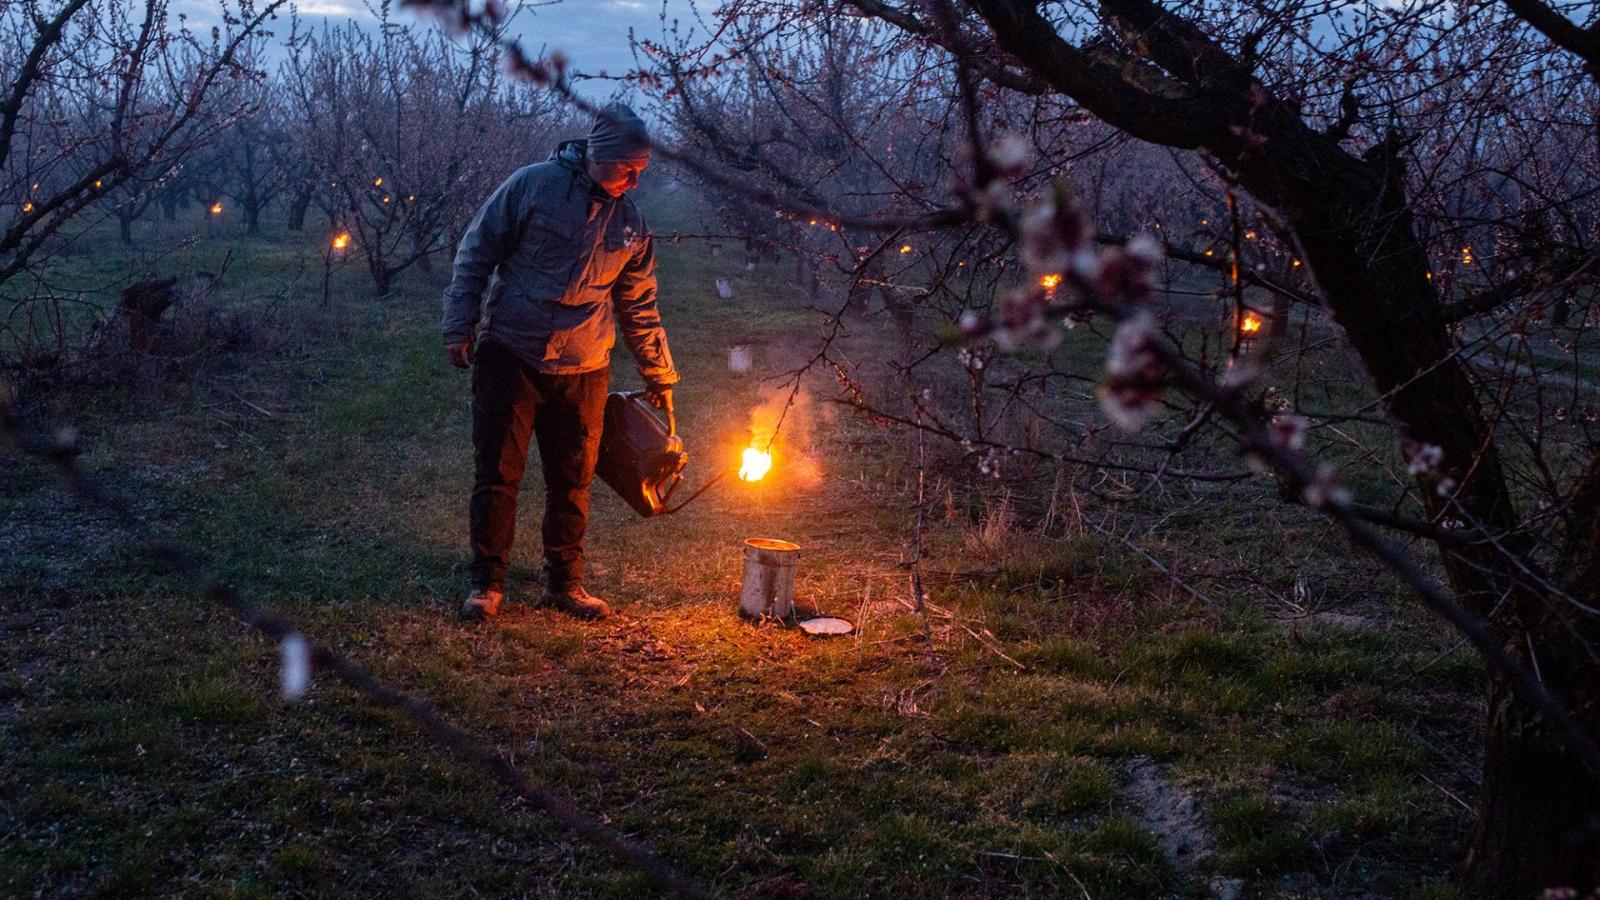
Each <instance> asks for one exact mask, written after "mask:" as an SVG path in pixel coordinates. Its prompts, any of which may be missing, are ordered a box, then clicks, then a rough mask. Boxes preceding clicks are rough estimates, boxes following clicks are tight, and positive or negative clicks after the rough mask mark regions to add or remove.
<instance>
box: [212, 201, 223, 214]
mask: <svg viewBox="0 0 1600 900" xmlns="http://www.w3.org/2000/svg"><path fill="white" fill-rule="evenodd" d="M211 214H212V215H213V216H220V215H222V204H221V203H220V202H218V203H213V204H211Z"/></svg>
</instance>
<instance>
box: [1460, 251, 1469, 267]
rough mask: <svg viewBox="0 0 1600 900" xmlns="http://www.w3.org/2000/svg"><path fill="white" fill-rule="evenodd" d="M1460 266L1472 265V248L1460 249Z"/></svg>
mask: <svg viewBox="0 0 1600 900" xmlns="http://www.w3.org/2000/svg"><path fill="white" fill-rule="evenodd" d="M1461 264H1462V265H1463V266H1470V265H1472V248H1471V247H1462V248H1461Z"/></svg>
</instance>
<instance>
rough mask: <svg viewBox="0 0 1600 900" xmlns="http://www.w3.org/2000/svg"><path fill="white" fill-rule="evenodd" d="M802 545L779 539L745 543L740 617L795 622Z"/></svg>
mask: <svg viewBox="0 0 1600 900" xmlns="http://www.w3.org/2000/svg"><path fill="white" fill-rule="evenodd" d="M799 561H800V545H798V544H791V543H789V542H788V541H780V540H778V539H776V538H750V539H749V540H747V541H745V542H744V587H743V589H742V590H741V591H740V592H739V614H740V615H742V616H747V617H749V618H752V619H760V618H764V617H770V618H774V619H782V620H784V621H791V620H793V619H794V567H795V565H796V564H797V563H798V562H799Z"/></svg>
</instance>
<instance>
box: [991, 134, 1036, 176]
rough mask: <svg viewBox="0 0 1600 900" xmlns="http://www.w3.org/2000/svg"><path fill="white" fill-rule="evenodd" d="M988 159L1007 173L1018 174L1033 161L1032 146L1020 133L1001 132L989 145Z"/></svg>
mask: <svg viewBox="0 0 1600 900" xmlns="http://www.w3.org/2000/svg"><path fill="white" fill-rule="evenodd" d="M989 159H990V160H992V161H993V162H994V164H995V165H996V166H997V167H999V169H1000V171H1002V172H1006V173H1008V174H1019V173H1020V172H1021V171H1022V170H1023V169H1026V168H1027V166H1028V163H1030V162H1032V161H1033V148H1032V147H1030V146H1029V145H1028V141H1027V139H1026V138H1024V137H1023V136H1022V135H1020V134H1002V135H1001V136H1000V137H999V138H997V139H996V140H995V142H994V143H992V144H990V145H989Z"/></svg>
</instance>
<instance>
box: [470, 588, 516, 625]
mask: <svg viewBox="0 0 1600 900" xmlns="http://www.w3.org/2000/svg"><path fill="white" fill-rule="evenodd" d="M505 598H506V592H505V591H504V590H502V589H500V588H473V589H472V593H470V594H468V595H467V599H466V601H465V602H463V603H462V604H461V618H463V619H466V620H467V621H469V622H482V621H483V620H484V619H487V618H489V617H491V616H493V615H494V614H495V613H498V612H499V611H500V601H502V600H504V599H505Z"/></svg>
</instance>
